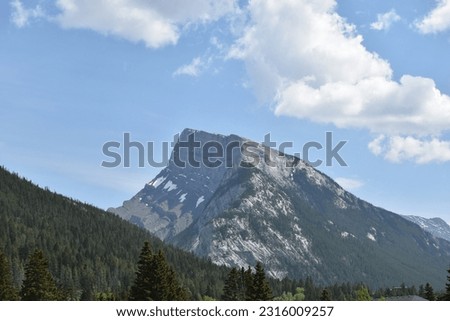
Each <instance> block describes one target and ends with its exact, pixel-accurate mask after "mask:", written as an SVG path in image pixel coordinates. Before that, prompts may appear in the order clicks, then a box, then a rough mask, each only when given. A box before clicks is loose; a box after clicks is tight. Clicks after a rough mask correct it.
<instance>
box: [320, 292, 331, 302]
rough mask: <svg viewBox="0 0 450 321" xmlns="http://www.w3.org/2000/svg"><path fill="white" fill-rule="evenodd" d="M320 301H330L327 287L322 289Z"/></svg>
mask: <svg viewBox="0 0 450 321" xmlns="http://www.w3.org/2000/svg"><path fill="white" fill-rule="evenodd" d="M320 301H331V294H330V291H329V290H328V289H323V291H322V294H321V295H320Z"/></svg>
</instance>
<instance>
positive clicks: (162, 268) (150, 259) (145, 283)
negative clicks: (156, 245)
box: [129, 242, 188, 301]
mask: <svg viewBox="0 0 450 321" xmlns="http://www.w3.org/2000/svg"><path fill="white" fill-rule="evenodd" d="M187 298H188V294H187V292H186V291H185V289H183V288H182V286H181V285H180V284H179V283H178V280H177V277H176V275H175V272H174V271H173V269H172V268H171V267H170V266H169V265H168V264H167V262H166V259H165V257H164V255H163V253H162V251H161V250H160V251H158V253H157V254H155V255H154V254H152V251H151V249H150V244H149V242H145V243H144V246H143V248H142V250H141V254H140V256H139V261H138V268H137V271H136V279H135V281H134V285H133V286H132V288H131V293H130V297H129V299H130V300H132V301H175V300H177V301H179V300H186V299H187Z"/></svg>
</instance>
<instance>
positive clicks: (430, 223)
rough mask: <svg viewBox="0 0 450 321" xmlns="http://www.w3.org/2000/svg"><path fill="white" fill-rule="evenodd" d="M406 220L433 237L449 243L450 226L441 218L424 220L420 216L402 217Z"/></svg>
mask: <svg viewBox="0 0 450 321" xmlns="http://www.w3.org/2000/svg"><path fill="white" fill-rule="evenodd" d="M403 217H404V218H406V219H407V220H409V221H411V222H413V223H416V224H417V225H419V226H420V227H421V228H423V229H424V230H425V231H427V232H429V233H431V234H432V235H434V236H435V237H440V238H442V239H444V240H447V241H449V242H450V226H449V225H448V224H447V223H446V222H445V221H444V220H443V219H441V218H439V217H435V218H424V217H420V216H413V215H404V216H403Z"/></svg>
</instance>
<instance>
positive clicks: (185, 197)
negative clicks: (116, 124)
mask: <svg viewBox="0 0 450 321" xmlns="http://www.w3.org/2000/svg"><path fill="white" fill-rule="evenodd" d="M189 135H194V136H195V138H196V140H197V141H198V142H199V143H200V145H201V146H204V145H205V144H206V142H208V141H216V142H217V143H218V144H220V145H222V146H226V145H227V144H229V143H230V142H231V141H232V140H235V141H237V142H239V143H240V145H241V153H240V154H239V155H236V154H232V155H226V157H227V158H226V159H224V162H225V161H226V160H231V164H232V166H229V167H226V166H222V167H218V168H209V167H207V166H204V164H203V163H202V164H201V165H200V166H199V167H192V166H186V167H183V168H179V167H177V166H175V162H174V156H175V155H178V156H179V157H180V159H184V160H187V159H188V158H189V155H188V154H189V152H188V151H186V150H184V151H177V149H176V148H177V144H180V142H181V143H183V145H186V144H185V143H186V142H187V141H188V137H189ZM177 144H176V145H175V147H174V151H173V152H172V157H171V160H170V161H169V165H168V166H167V167H166V168H164V169H163V170H162V171H161V172H160V173H159V174H158V175H157V176H156V177H155V178H154V179H153V180H151V181H150V182H149V184H147V185H146V186H145V187H144V188H143V189H142V190H141V191H140V192H138V194H136V196H134V197H133V198H132V199H130V200H129V201H126V202H124V205H123V206H122V207H119V208H117V209H110V211H112V212H114V213H116V214H118V215H119V216H121V217H123V218H124V219H127V220H130V221H132V222H134V223H135V224H138V225H140V226H142V227H144V228H146V229H148V230H149V231H150V232H152V233H153V234H154V235H156V236H158V237H160V238H161V239H163V240H164V241H166V242H169V243H171V244H173V245H175V246H178V247H180V248H183V249H185V250H188V251H191V252H193V253H195V254H197V255H199V256H204V257H208V258H210V259H211V260H212V262H214V263H216V264H224V265H226V266H246V265H253V264H254V262H256V261H261V262H263V264H264V265H265V266H266V271H267V272H268V273H269V275H271V276H273V277H276V278H280V279H281V278H284V277H286V276H288V277H291V278H304V277H305V276H307V275H310V276H313V277H314V278H315V279H317V280H319V281H322V282H324V283H327V282H336V281H338V282H341V281H350V282H352V281H353V282H354V281H356V282H357V281H365V280H370V281H369V282H368V283H369V284H373V285H375V286H384V285H388V284H393V283H396V282H397V283H399V284H400V283H401V282H407V283H417V284H419V283H423V282H424V277H425V276H428V277H429V278H432V279H434V282H438V280H440V279H441V278H443V277H444V275H443V274H442V272H440V270H441V269H442V271H444V270H445V266H446V265H447V264H448V262H449V261H450V243H448V242H446V241H444V240H440V239H436V238H435V237H433V236H432V235H431V234H429V233H428V232H425V231H423V230H422V229H421V228H419V227H418V226H417V225H416V224H413V223H411V222H409V221H408V220H406V219H405V218H403V217H401V216H399V215H397V214H395V213H392V212H390V211H387V210H384V209H382V208H379V207H375V206H373V205H372V204H370V203H368V202H365V201H363V200H361V199H359V198H358V197H356V196H354V195H353V194H351V193H349V192H347V191H345V190H344V189H343V188H342V187H341V186H340V185H339V184H337V183H336V182H335V181H334V180H332V179H331V178H330V177H329V176H327V175H325V174H323V173H322V172H320V171H318V170H316V169H315V168H313V167H312V166H310V165H308V164H307V163H306V162H304V161H303V160H301V159H299V158H296V157H294V156H290V155H285V154H281V153H280V152H278V151H276V150H273V149H269V148H267V147H265V146H263V145H262V144H259V143H256V142H252V141H250V140H248V139H245V138H242V137H239V136H237V135H229V136H224V135H213V134H209V133H206V132H203V131H198V130H192V129H186V130H184V131H183V132H182V133H181V134H180V137H179V141H178V142H177ZM192 144H193V142H191V145H192ZM244 144H247V145H248V146H250V147H251V149H249V150H244V149H242V146H243V145H244ZM187 145H189V144H187ZM176 153H178V154H176ZM190 156H195V157H196V159H197V160H198V159H200V160H201V159H203V157H204V156H205V155H203V154H202V149H201V148H199V149H196V150H194V151H193V152H192V151H191V155H190ZM267 157H268V158H269V159H270V160H271V161H272V165H274V166H269V163H268V162H267V161H266V160H267ZM256 159H258V160H259V162H255V160H256ZM262 160H264V161H262ZM249 165H251V166H249ZM430 262H432V264H431V265H429V263H430ZM387 267H388V268H387Z"/></svg>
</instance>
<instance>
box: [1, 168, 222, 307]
mask: <svg viewBox="0 0 450 321" xmlns="http://www.w3.org/2000/svg"><path fill="white" fill-rule="evenodd" d="M145 241H149V242H150V245H151V247H152V249H153V250H154V251H157V250H159V249H163V252H164V253H165V255H166V257H167V260H168V262H169V264H170V265H171V266H173V267H174V269H175V271H176V272H177V274H178V277H179V279H180V280H181V282H182V284H183V286H184V287H186V288H187V289H188V290H189V292H190V295H191V297H192V298H193V299H196V298H197V297H198V296H199V295H201V294H204V293H206V292H207V291H209V294H210V295H217V296H220V292H221V291H222V288H223V280H224V279H225V277H226V274H227V272H228V269H226V268H222V267H218V266H216V265H214V264H212V263H210V262H208V261H206V260H204V259H199V258H197V257H195V256H193V255H191V254H189V253H186V252H184V251H181V250H178V249H175V248H173V247H171V246H167V245H164V244H163V243H162V242H161V241H159V240H157V239H156V238H154V237H152V236H151V235H150V234H149V233H148V232H146V231H144V230H142V229H140V228H138V227H136V226H134V225H132V224H130V223H128V222H125V221H124V220H122V219H121V218H119V217H116V216H114V215H112V214H111V213H107V212H105V211H102V210H100V209H98V208H95V207H93V206H90V205H88V204H84V203H81V202H79V201H76V200H73V199H69V198H66V197H63V196H61V195H59V194H57V193H54V192H50V191H48V190H44V189H41V188H40V187H38V186H36V185H34V184H32V183H31V182H30V181H27V180H25V179H23V178H20V177H19V176H18V175H16V174H12V173H10V172H8V171H7V170H5V169H4V168H0V246H1V248H2V250H3V252H4V253H5V255H6V257H7V259H8V261H9V262H10V264H11V266H12V273H13V280H14V284H15V285H16V286H17V287H19V286H20V284H21V282H22V280H23V278H24V267H25V265H26V263H27V259H28V257H29V255H30V254H31V253H33V252H34V250H35V249H41V250H42V251H43V252H44V253H45V254H46V256H47V257H48V260H49V268H50V271H51V272H52V274H53V276H54V277H55V279H56V281H57V282H58V283H59V284H60V285H61V286H62V287H64V288H65V289H67V290H68V291H69V292H71V296H72V297H73V298H74V299H77V298H79V297H80V296H81V294H82V292H83V291H84V292H85V293H91V294H92V295H95V294H98V293H101V292H104V293H113V294H114V296H115V297H116V298H124V296H125V295H126V293H125V292H126V291H127V290H129V289H130V287H131V285H132V283H133V280H134V277H135V275H134V273H135V269H136V262H137V259H138V257H139V251H140V249H141V248H142V245H143V244H144V242H145ZM217 292H219V293H217Z"/></svg>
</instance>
